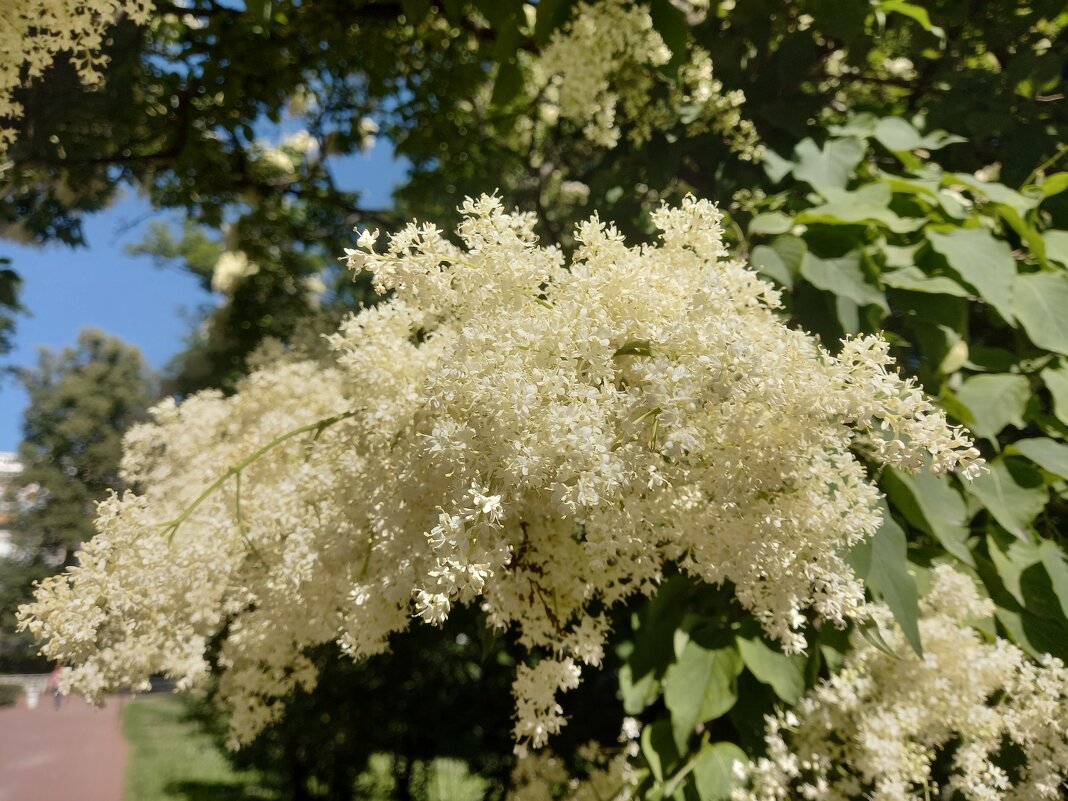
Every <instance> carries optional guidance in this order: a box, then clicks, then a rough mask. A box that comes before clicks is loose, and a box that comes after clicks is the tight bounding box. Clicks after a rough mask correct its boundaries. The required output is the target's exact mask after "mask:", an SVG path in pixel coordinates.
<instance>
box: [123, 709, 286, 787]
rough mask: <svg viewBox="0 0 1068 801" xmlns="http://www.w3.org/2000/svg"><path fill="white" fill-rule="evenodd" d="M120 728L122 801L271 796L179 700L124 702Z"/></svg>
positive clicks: (255, 775) (252, 773)
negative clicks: (125, 750)
mask: <svg viewBox="0 0 1068 801" xmlns="http://www.w3.org/2000/svg"><path fill="white" fill-rule="evenodd" d="M122 732H123V735H124V736H125V737H126V740H127V741H128V742H129V743H130V753H129V757H128V758H127V761H126V780H125V782H124V787H123V801H251V800H252V799H274V798H275V795H274V793H273V792H271V791H270V790H268V789H267V788H266V787H264V786H263V784H261V782H260V781H259V776H258V775H257V774H256V773H254V772H249V771H245V772H238V771H235V770H234V769H233V767H231V765H230V764H229V763H228V762H227V760H226V755H225V754H224V753H223V752H222V751H221V749H220V748H219V746H218V745H217V744H216V743H215V742H214V741H213V740H212V738H211V735H209V734H208V733H207V732H206V731H205V730H204V728H203V726H201V724H200V723H199V722H198V721H196V720H194V719H192V718H191V717H190V716H189V714H188V707H187V706H186V704H185V702H184V701H182V699H181V698H178V697H175V696H172V695H155V696H149V697H142V698H137V699H135V700H133V701H129V702H127V703H126V704H125V705H124V707H123V710H122Z"/></svg>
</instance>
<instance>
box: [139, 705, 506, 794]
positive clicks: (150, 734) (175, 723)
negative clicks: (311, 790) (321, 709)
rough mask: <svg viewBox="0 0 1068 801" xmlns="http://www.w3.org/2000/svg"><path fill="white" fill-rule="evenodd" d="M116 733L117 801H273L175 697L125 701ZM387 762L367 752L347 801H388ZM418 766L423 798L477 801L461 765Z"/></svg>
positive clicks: (473, 782) (480, 786)
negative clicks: (122, 774) (119, 753)
mask: <svg viewBox="0 0 1068 801" xmlns="http://www.w3.org/2000/svg"><path fill="white" fill-rule="evenodd" d="M122 732H123V735H124V736H125V737H126V740H127V741H128V742H129V743H130V753H129V757H128V758H127V761H126V780H125V786H124V789H123V801H262V800H264V799H266V800H268V801H278V794H277V793H276V792H275V791H274V790H272V789H271V788H269V787H268V786H266V784H265V783H264V782H263V780H262V777H261V776H260V775H259V774H258V773H256V772H255V771H236V770H234V769H233V767H232V766H231V765H230V763H229V762H228V761H227V759H226V755H225V754H224V753H223V751H222V749H221V748H220V747H219V745H218V744H217V743H216V741H215V740H214V739H212V737H211V735H210V734H209V733H208V732H207V731H205V729H204V726H203V724H202V723H201V722H200V721H198V720H197V719H196V718H194V717H192V716H190V714H189V707H188V706H187V704H186V702H185V701H183V700H182V699H181V698H180V697H178V696H174V695H151V696H144V697H141V698H137V699H135V700H133V701H130V702H129V703H127V704H126V705H125V706H124V707H123V710H122ZM390 765H391V759H390V756H389V755H388V754H376V755H374V756H373V757H372V758H371V763H370V766H369V768H368V770H367V771H366V772H365V773H364V774H363V775H362V776H360V778H359V779H358V780H357V786H356V788H355V789H354V793H353V795H354V797H361V798H370V799H381V800H382V801H387V800H388V799H390V798H392V797H393V779H392V771H391V770H390ZM418 767H419V779H420V784H423V786H424V788H425V789H424V795H425V797H426V801H479V799H481V798H482V797H483V795H484V794H485V791H486V782H485V780H484V779H482V778H481V777H479V776H473V775H471V774H470V773H468V771H467V767H466V765H464V763H462V762H459V761H456V760H451V759H436V760H434V761H433V762H431V763H429V765H425V764H420V765H419V766H418ZM427 768H428V769H429V774H427V773H425V772H424V771H425V770H427Z"/></svg>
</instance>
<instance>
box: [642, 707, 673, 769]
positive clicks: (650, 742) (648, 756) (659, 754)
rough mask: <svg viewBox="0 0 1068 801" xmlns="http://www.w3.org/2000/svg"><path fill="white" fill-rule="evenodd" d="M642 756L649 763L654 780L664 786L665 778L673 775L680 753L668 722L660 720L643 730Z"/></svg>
mask: <svg viewBox="0 0 1068 801" xmlns="http://www.w3.org/2000/svg"><path fill="white" fill-rule="evenodd" d="M642 755H643V756H644V757H645V761H646V762H648V763H649V770H650V771H652V774H653V778H655V779H656V780H657V782H659V783H660V784H663V783H664V777H665V776H669V775H671V769H672V768H673V767H674V766H675V765H676V764H678V761H679V751H678V749H677V748H676V747H675V740H674V739H673V738H672V736H671V724H670V723H669V722H668V721H666V720H658V721H656V722H655V723H650V724H649V725H648V726H646V727H645V728H644V729H642Z"/></svg>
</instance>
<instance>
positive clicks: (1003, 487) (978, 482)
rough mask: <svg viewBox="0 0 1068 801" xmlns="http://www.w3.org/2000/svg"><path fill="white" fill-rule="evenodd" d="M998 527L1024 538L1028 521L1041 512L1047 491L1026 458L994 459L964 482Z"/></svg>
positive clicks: (1046, 497) (1025, 537)
mask: <svg viewBox="0 0 1068 801" xmlns="http://www.w3.org/2000/svg"><path fill="white" fill-rule="evenodd" d="M964 489H965V490H966V491H967V492H968V493H969V494H970V495H972V496H973V497H975V498H977V499H978V500H979V501H980V502H981V503H982V504H983V506H985V507H986V510H987V511H988V512H990V514H991V515H992V516H993V517H994V519H995V520H997V521H998V523H1000V524H1001V525H1002V527H1003V528H1004V529H1005V530H1006V531H1008V532H1009V533H1010V534H1012V535H1013V536H1014V537H1017V538H1019V539H1021V540H1022V539H1027V538H1028V537H1029V534H1028V532H1029V531H1030V528H1031V521H1032V520H1034V519H1035V518H1036V517H1037V516H1038V514H1039V512H1041V511H1042V510H1043V509H1044V508H1045V506H1046V502H1047V501H1048V500H1049V494H1048V492H1047V491H1046V485H1045V482H1044V481H1043V480H1042V474H1041V473H1039V472H1038V471H1037V470H1035V469H1034V468H1033V467H1032V466H1031V465H1029V464H1027V463H1026V462H1021V461H1018V460H1013V461H1012V462H1011V463H1010V462H1007V461H1006V460H1004V459H1000V458H999V459H995V460H993V461H991V462H990V463H988V464H987V472H985V473H983V475H981V476H980V477H979V478H977V479H975V480H974V481H971V482H968V483H966V484H965V485H964Z"/></svg>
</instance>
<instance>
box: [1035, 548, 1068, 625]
mask: <svg viewBox="0 0 1068 801" xmlns="http://www.w3.org/2000/svg"><path fill="white" fill-rule="evenodd" d="M1038 550H1039V553H1040V554H1041V558H1042V566H1043V567H1045V568H1046V574H1047V575H1048V576H1049V579H1050V583H1051V584H1052V585H1053V592H1054V593H1055V594H1056V596H1057V600H1058V601H1059V602H1060V605H1061V614H1062V615H1064V617H1065V618H1068V562H1066V561H1065V554H1064V551H1063V550H1061V548H1060V547H1059V546H1058V545H1057V543H1055V542H1054V541H1053V540H1042V542H1041V543H1040V544H1039V546H1038Z"/></svg>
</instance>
